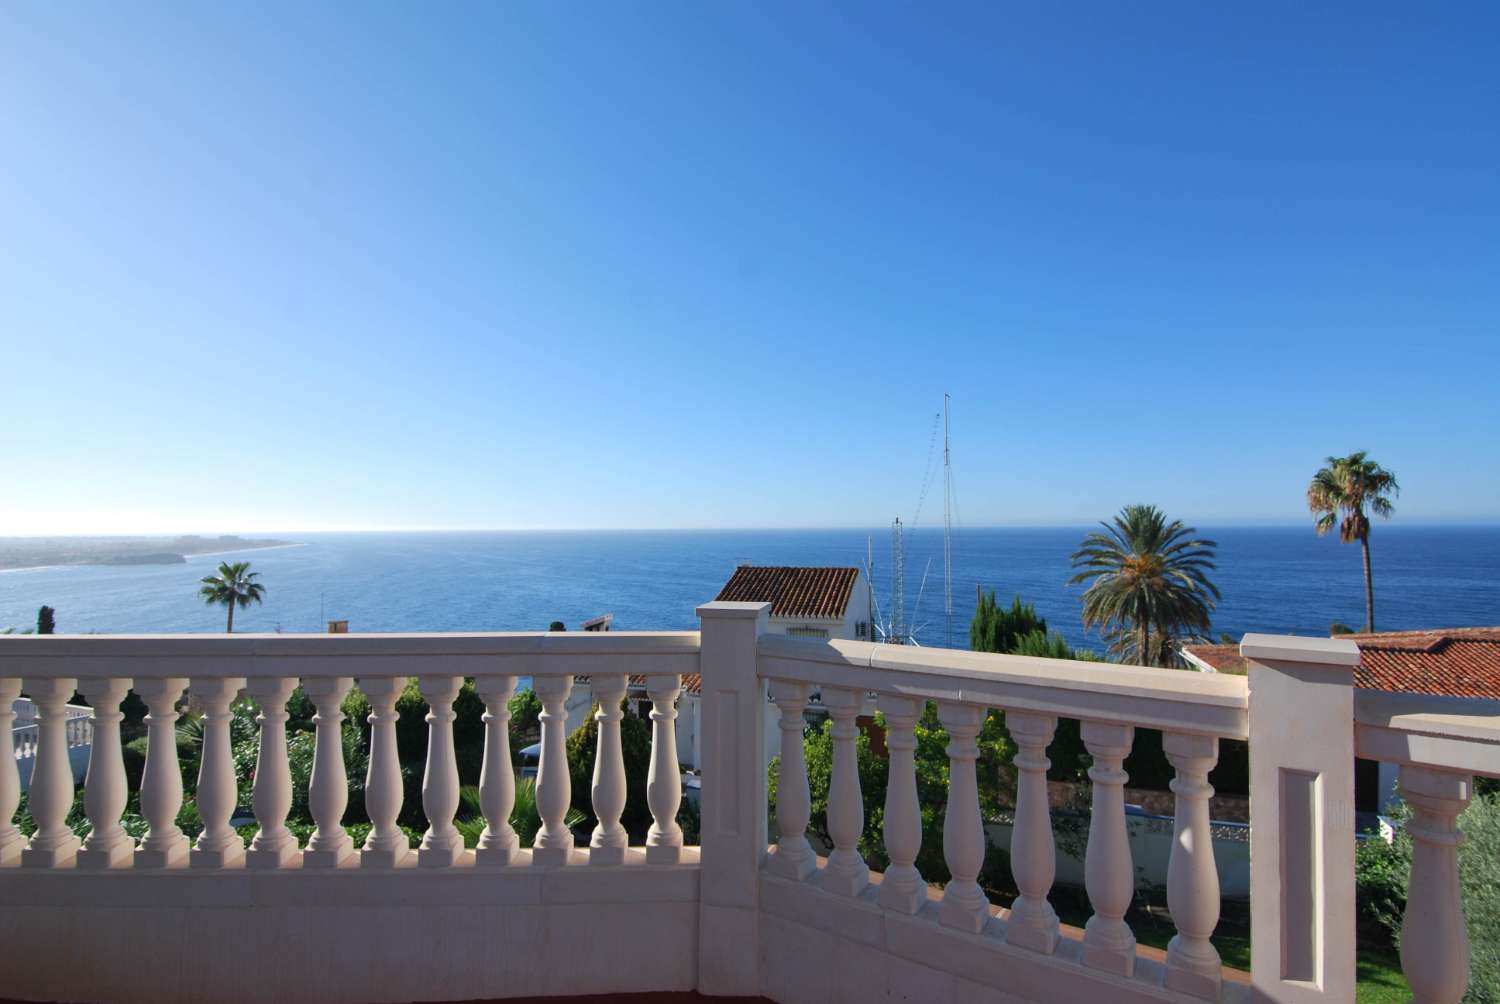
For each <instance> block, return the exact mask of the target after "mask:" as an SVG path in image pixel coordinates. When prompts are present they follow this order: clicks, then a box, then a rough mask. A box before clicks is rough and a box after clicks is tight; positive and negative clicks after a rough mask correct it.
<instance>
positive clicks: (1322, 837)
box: [1240, 634, 1359, 1004]
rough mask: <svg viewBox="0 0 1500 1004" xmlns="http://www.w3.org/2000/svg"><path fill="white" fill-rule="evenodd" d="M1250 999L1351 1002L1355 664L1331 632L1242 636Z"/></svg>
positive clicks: (1294, 1003) (1293, 1003)
mask: <svg viewBox="0 0 1500 1004" xmlns="http://www.w3.org/2000/svg"><path fill="white" fill-rule="evenodd" d="M1240 654H1241V655H1243V656H1244V657H1245V658H1246V659H1247V660H1248V661H1249V663H1250V672H1249V682H1250V925H1251V934H1250V942H1251V962H1250V969H1251V978H1252V981H1253V984H1254V987H1255V991H1256V997H1257V999H1264V1000H1274V1001H1278V1002H1285V1004H1299V1002H1319V1004H1323V1002H1333V1001H1351V1000H1353V999H1354V921H1355V907H1354V667H1355V666H1356V665H1358V664H1359V647H1358V646H1356V645H1355V644H1354V643H1353V642H1352V641H1348V640H1345V639H1337V638H1297V637H1291V636H1278V635H1259V634H1248V635H1246V636H1245V637H1244V640H1243V641H1242V642H1241V643H1240Z"/></svg>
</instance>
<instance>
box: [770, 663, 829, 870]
mask: <svg viewBox="0 0 1500 1004" xmlns="http://www.w3.org/2000/svg"><path fill="white" fill-rule="evenodd" d="M810 689H811V688H809V687H808V685H807V684H805V683H796V682H793V681H791V680H772V681H771V700H772V701H774V702H775V704H776V709H777V710H778V711H779V712H780V713H781V720H780V722H779V723H778V724H779V727H780V729H781V768H780V771H779V773H778V774H777V781H776V829H777V831H778V836H777V839H776V853H775V854H773V855H771V870H772V871H773V872H775V873H776V874H777V875H782V876H785V877H786V878H790V879H796V880H797V881H799V882H800V881H802V880H803V879H806V878H807V877H808V876H810V875H811V874H812V873H813V872H815V871H816V870H817V868H818V858H817V855H815V854H813V849H812V845H811V844H809V843H808V842H807V824H808V822H809V821H810V820H811V819H812V796H811V795H810V794H809V792H808V790H807V755H806V753H805V752H804V750H803V748H802V743H803V733H804V731H805V730H806V727H807V726H806V723H805V721H804V720H803V717H802V713H803V712H804V711H806V710H807V697H808V692H809V690H810Z"/></svg>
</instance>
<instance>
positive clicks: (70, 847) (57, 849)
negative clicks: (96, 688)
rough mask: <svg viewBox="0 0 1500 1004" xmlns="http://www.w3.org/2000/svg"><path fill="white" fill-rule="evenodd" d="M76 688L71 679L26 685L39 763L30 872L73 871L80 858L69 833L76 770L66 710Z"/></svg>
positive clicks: (32, 795)
mask: <svg viewBox="0 0 1500 1004" xmlns="http://www.w3.org/2000/svg"><path fill="white" fill-rule="evenodd" d="M76 685H77V681H76V680H72V679H45V680H27V681H26V690H27V691H28V692H29V693H30V694H31V699H32V700H33V701H35V702H36V705H37V709H36V716H37V745H36V760H35V761H34V762H33V766H32V768H31V786H30V787H29V788H27V790H26V793H27V796H28V802H29V804H30V807H31V815H32V818H33V819H35V820H36V832H35V833H33V834H32V835H31V842H30V843H29V844H27V846H26V849H25V850H24V851H22V852H21V864H22V866H23V867H26V868H71V867H72V866H73V864H74V860H75V856H76V855H77V854H78V837H77V836H75V835H74V833H73V831H72V830H71V829H69V828H68V811H69V810H70V809H72V808H73V767H72V764H71V763H69V761H68V737H67V730H68V720H67V710H66V707H65V706H66V705H67V703H68V698H69V697H72V696H73V689H74V687H75V686H76Z"/></svg>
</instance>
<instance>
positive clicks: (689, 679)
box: [630, 673, 703, 694]
mask: <svg viewBox="0 0 1500 1004" xmlns="http://www.w3.org/2000/svg"><path fill="white" fill-rule="evenodd" d="M630 687H631V689H632V690H635V689H640V690H645V689H646V677H645V675H644V674H635V675H633V676H631V678H630ZM682 692H683V693H684V694H701V693H703V674H701V673H683V674H682Z"/></svg>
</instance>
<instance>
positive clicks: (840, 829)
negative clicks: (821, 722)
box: [819, 687, 870, 896]
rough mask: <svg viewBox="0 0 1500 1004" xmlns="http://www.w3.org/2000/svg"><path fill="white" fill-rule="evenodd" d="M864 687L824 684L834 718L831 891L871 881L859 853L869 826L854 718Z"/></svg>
mask: <svg viewBox="0 0 1500 1004" xmlns="http://www.w3.org/2000/svg"><path fill="white" fill-rule="evenodd" d="M864 698H865V695H864V691H861V690H855V689H852V688H847V687H824V688H823V705H824V706H825V707H826V708H827V709H828V713H829V715H830V716H831V717H832V718H833V726H832V728H831V729H830V730H829V731H830V734H831V735H832V737H833V774H832V777H831V778H830V779H829V782H828V835H829V836H830V837H832V838H833V853H831V854H829V855H828V866H827V867H826V868H824V869H823V873H822V876H821V878H820V880H819V881H820V884H821V885H822V887H823V888H824V889H827V890H828V891H830V892H836V893H839V894H840V895H843V896H858V895H859V894H860V893H861V892H863V891H864V888H865V886H867V885H869V884H870V869H869V866H867V865H866V864H865V861H864V858H862V857H860V855H859V838H860V835H861V834H862V833H864V829H865V803H864V800H863V799H862V798H861V797H860V792H859V751H858V749H857V747H856V745H855V740H856V739H857V738H858V737H859V726H858V725H856V724H855V723H854V718H855V716H856V715H858V714H859V709H860V707H861V706H862V705H863V704H864Z"/></svg>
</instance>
